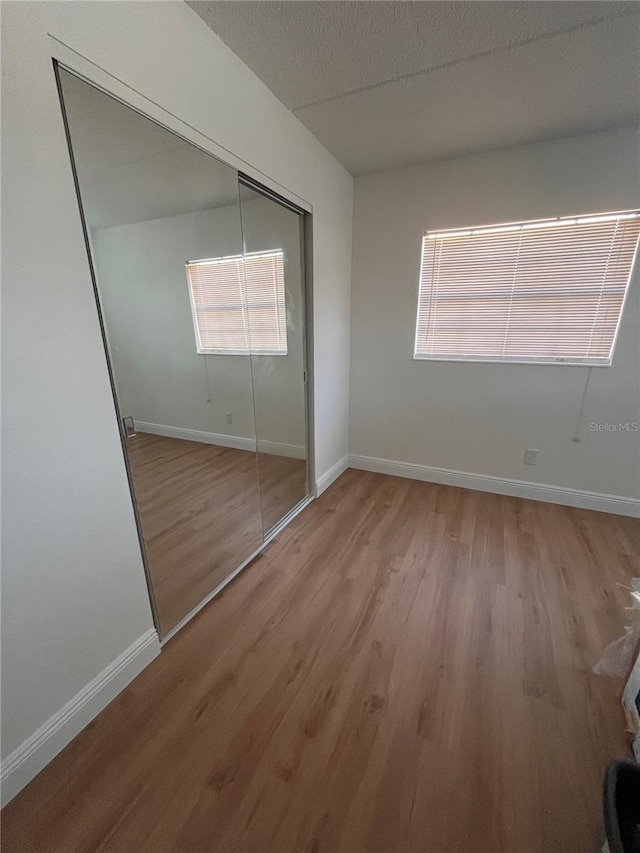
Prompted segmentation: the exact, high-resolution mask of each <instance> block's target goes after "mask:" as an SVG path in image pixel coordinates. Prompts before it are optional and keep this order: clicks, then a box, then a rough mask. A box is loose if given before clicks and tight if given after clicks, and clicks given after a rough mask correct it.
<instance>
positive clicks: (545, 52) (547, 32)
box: [189, 0, 640, 174]
mask: <svg viewBox="0 0 640 853" xmlns="http://www.w3.org/2000/svg"><path fill="white" fill-rule="evenodd" d="M189 5H190V6H191V7H192V8H193V9H194V10H195V11H196V12H197V14H198V15H200V17H201V18H202V19H203V20H204V21H205V22H206V23H207V24H208V25H209V26H210V27H211V28H212V29H213V30H214V31H215V32H216V33H217V34H218V35H219V36H220V37H221V38H222V39H223V40H224V41H225V42H226V44H227V45H228V46H229V47H230V48H231V49H232V50H233V51H234V52H235V53H236V54H237V55H238V56H239V57H240V58H241V59H242V60H243V61H244V62H245V63H246V64H247V65H248V66H249V67H250V68H251V69H252V70H253V71H254V72H255V74H256V75H257V76H258V77H260V78H261V79H262V80H263V81H264V83H265V84H266V85H267V86H268V87H269V88H270V89H271V90H272V91H273V92H274V94H275V95H276V96H277V97H278V98H279V99H280V100H281V101H282V102H283V103H284V104H285V105H286V106H287V107H288V108H289V109H291V110H292V111H293V112H294V114H295V115H296V116H297V117H298V118H299V119H300V120H301V121H302V122H303V123H304V124H305V125H306V126H307V127H308V128H309V129H310V130H311V131H312V132H313V133H314V134H315V136H317V137H318V139H319V140H320V141H321V142H323V143H324V145H326V147H327V148H328V149H329V150H330V151H331V152H332V153H333V154H334V155H335V156H336V157H337V158H338V160H340V161H341V162H342V163H343V164H344V165H345V166H346V168H347V169H349V171H351V172H352V173H353V174H364V173H367V172H372V171H378V170H380V169H387V168H393V167H396V166H402V165H407V164H410V163H419V162H425V161H428V160H434V159H440V158H444V157H449V156H452V155H455V154H460V153H467V152H472V151H482V150H488V149H493V148H499V147H502V146H507V145H514V144H520V143H524V142H529V141H536V140H541V139H550V138H554V137H557V136H566V135H570V134H574V133H581V132H587V131H591V130H599V129H601V128H605V127H612V126H618V125H629V124H634V123H636V122H637V121H638V118H639V116H640V110H639V104H640V98H639V93H638V80H639V73H640V67H639V38H640V34H639V31H638V21H639V16H640V6H639V5H638V4H637V3H619V2H582V0H570V2H543V1H542V2H541V1H540V0H537V2H524V0H518V2H456V1H455V0H454V2H405V1H404V0H375V2H366V0H358V2H332V0H331V1H330V2H325V0H322V2H315V0H311V2H309V1H308V0H304V2H298V0H292V2H274V0H258V2H255V0H245V2H235V0H232V2H227V0H216V2H207V0H189Z"/></svg>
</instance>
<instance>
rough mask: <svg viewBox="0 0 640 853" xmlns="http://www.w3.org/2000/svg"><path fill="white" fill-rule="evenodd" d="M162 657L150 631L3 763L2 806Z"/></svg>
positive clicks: (156, 635) (153, 631)
mask: <svg viewBox="0 0 640 853" xmlns="http://www.w3.org/2000/svg"><path fill="white" fill-rule="evenodd" d="M158 654H160V641H159V639H158V634H157V632H156V630H155V628H150V629H149V630H148V631H147V632H146V633H144V634H143V635H142V636H141V637H139V638H138V639H137V640H136V641H135V643H132V645H130V646H129V648H128V649H125V651H124V652H123V653H122V654H121V655H119V656H118V657H117V658H116V659H115V660H114V661H112V663H110V664H109V666H107V667H106V668H105V669H103V670H102V672H101V673H100V674H99V675H97V676H96V678H94V679H93V680H92V681H90V682H89V683H88V684H87V685H86V687H83V689H82V690H81V691H80V692H79V693H77V694H76V695H75V696H74V697H73V699H71V700H70V701H69V702H67V704H66V705H64V706H63V707H62V708H60V710H59V711H57V712H56V713H55V714H54V715H53V716H52V717H50V718H49V719H48V720H47V721H46V723H44V724H43V725H42V726H40V728H39V729H36V731H35V732H34V733H33V734H32V735H31V737H29V738H27V740H25V741H24V742H23V743H22V744H20V746H19V747H17V749H15V750H14V751H13V752H12V753H11V754H10V755H8V756H7V758H6V759H5V760H4V761H3V762H2V769H1V785H2V805H3V806H4V805H6V803H8V802H9V800H11V799H13V797H15V795H16V794H17V793H18V792H19V791H21V790H22V788H24V786H25V785H26V784H27V783H28V782H30V781H31V780H32V779H33V778H34V776H37V774H38V773H39V772H40V771H41V770H42V768H43V767H44V766H45V765H47V764H48V763H49V762H50V761H51V760H52V759H53V758H55V756H56V755H57V754H58V753H59V752H60V751H61V750H62V749H64V747H65V746H66V745H67V744H68V743H69V742H70V741H71V740H73V738H74V737H75V736H76V735H77V734H78V733H79V732H81V731H82V729H83V728H84V727H85V726H86V725H87V724H88V723H90V722H91V720H92V719H93V718H94V717H95V716H96V715H97V714H98V713H99V712H100V711H102V709H103V708H105V707H106V706H107V705H108V704H109V702H111V700H112V699H115V697H116V696H117V695H118V693H120V692H121V691H122V690H124V688H125V687H126V686H127V684H129V683H130V682H131V681H133V679H134V678H135V677H136V676H137V675H139V673H141V672H142V670H143V669H144V668H145V667H146V666H147V665H148V664H149V663H151V661H152V660H153V659H154V658H155V657H156V656H157V655H158Z"/></svg>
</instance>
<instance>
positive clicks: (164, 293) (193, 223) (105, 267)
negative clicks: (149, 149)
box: [92, 198, 305, 455]
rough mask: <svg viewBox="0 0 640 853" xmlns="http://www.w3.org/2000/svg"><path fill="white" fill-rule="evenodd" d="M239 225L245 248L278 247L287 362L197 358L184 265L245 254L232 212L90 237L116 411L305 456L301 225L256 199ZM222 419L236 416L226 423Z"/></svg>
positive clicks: (182, 216)
mask: <svg viewBox="0 0 640 853" xmlns="http://www.w3.org/2000/svg"><path fill="white" fill-rule="evenodd" d="M242 219H243V227H244V232H245V235H246V236H247V248H248V250H250V251H266V250H268V249H278V248H280V249H284V253H285V268H284V274H285V291H286V305H287V318H288V323H287V326H288V328H287V340H288V352H287V355H284V356H253V357H252V358H251V360H250V359H249V357H248V356H220V355H218V356H216V355H209V356H203V355H199V354H198V353H197V352H196V343H195V337H194V330H193V322H192V318H191V306H190V303H189V294H188V288H187V281H186V276H185V269H184V264H185V261H186V260H189V259H193V260H196V259H198V258H215V257H223V256H225V255H234V254H239V253H240V252H241V250H242V232H241V230H240V212H239V206H238V205H237V204H236V205H230V206H225V207H220V208H215V209H213V210H206V211H198V212H195V213H183V214H180V215H178V216H167V217H163V218H162V219H153V220H148V221H144V222H138V223H135V224H132V225H121V226H116V227H112V228H99V229H96V230H95V231H93V232H92V244H93V249H94V255H95V259H96V270H97V277H98V281H99V287H100V291H101V298H102V304H103V307H104V314H105V321H106V326H107V332H108V337H109V342H110V350H111V356H112V364H113V369H114V375H115V380H116V385H117V388H118V396H119V400H120V405H121V409H122V413H123V415H131V416H133V418H134V419H135V420H136V422H138V423H142V424H144V423H147V424H149V423H151V424H156V425H161V426H163V427H170V428H171V427H177V428H179V429H189V430H196V431H199V432H206V433H211V434H213V436H212V437H215V436H221V435H229V436H233V437H236V438H240V439H248V440H249V441H252V440H253V441H255V438H256V428H257V430H258V438H259V440H260V441H262V442H269V448H270V449H271V452H277V451H278V445H285V447H284V448H282V450H284V451H288V452H290V453H294V452H296V451H297V452H298V453H300V454H301V455H302V454H304V445H305V417H304V406H305V400H304V384H303V364H304V362H303V338H302V325H301V323H302V311H301V287H302V282H301V276H300V272H301V265H300V235H299V231H298V227H297V226H298V222H297V219H298V217H297V216H296V214H294V213H292V212H291V211H288V210H286V209H285V208H284V207H282V206H280V205H278V204H276V203H274V202H272V201H270V200H269V199H257V198H256V199H247V200H243V202H242ZM205 359H206V362H207V364H206V371H205V364H204V362H205ZM250 361H251V362H252V363H250ZM252 377H253V384H254V386H255V387H254V388H253V389H252ZM254 394H255V420H254V404H253V401H254ZM208 400H210V402H208ZM227 413H229V414H230V415H231V417H232V421H233V422H232V424H230V425H229V424H227V423H226V417H225V416H226V414H227ZM141 429H142V430H143V431H144V426H141ZM214 443H215V440H214Z"/></svg>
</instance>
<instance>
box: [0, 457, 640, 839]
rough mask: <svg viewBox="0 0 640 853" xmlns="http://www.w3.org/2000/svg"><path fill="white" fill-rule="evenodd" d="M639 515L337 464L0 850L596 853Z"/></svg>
mask: <svg viewBox="0 0 640 853" xmlns="http://www.w3.org/2000/svg"><path fill="white" fill-rule="evenodd" d="M639 556H640V533H639V530H638V522H637V521H635V520H633V519H629V518H623V517H618V516H613V515H606V514H602V513H596V512H589V511H585V510H578V509H570V508H566V507H559V506H554V505H551V504H544V503H537V502H532V501H526V500H520V499H516V498H509V497H501V496H497V495H490V494H484V493H480V492H471V491H466V490H463V489H456V488H451V487H446V486H438V485H430V484H426V483H420V482H414V481H409V480H404V479H399V478H392V477H386V476H382V475H378V474H369V473H365V472H360V471H353V470H349V471H347V472H346V473H345V474H344V475H343V476H342V477H341V478H340V479H339V480H338V481H337V482H336V483H335V484H334V485H333V486H332V487H331V488H330V489H329V490H328V492H326V493H325V494H324V495H323V496H322V497H321V498H320V499H319V500H317V501H315V502H314V503H313V504H311V506H310V507H308V508H307V509H306V510H305V511H304V512H303V513H302V514H301V515H299V516H298V517H297V518H296V519H295V520H294V521H293V522H292V523H291V525H290V526H289V527H288V528H287V529H286V530H285V531H283V532H282V533H281V534H280V535H279V536H278V537H277V538H276V540H274V541H273V543H271V544H270V545H269V547H268V548H267V549H266V551H265V552H264V554H263V555H261V556H260V557H259V558H257V559H256V560H255V561H254V562H253V563H252V564H251V565H250V566H249V567H248V568H247V569H246V570H245V571H244V572H243V573H242V574H241V575H239V577H238V578H237V579H236V580H234V581H233V583H231V584H230V585H229V586H228V587H227V588H226V589H225V590H224V592H223V593H222V594H221V595H220V596H219V597H218V598H216V599H215V600H214V601H213V602H212V603H211V604H210V605H209V606H208V607H207V608H205V610H203V611H202V612H201V613H200V614H199V615H198V616H197V617H196V618H195V619H194V620H193V621H192V622H191V623H190V624H189V625H188V626H187V627H186V628H185V629H183V630H182V631H181V632H180V633H179V634H178V635H177V636H176V637H175V638H174V639H173V640H171V642H170V643H168V644H167V646H166V647H165V648H164V650H163V652H162V654H161V655H160V657H159V658H158V659H157V660H156V661H154V662H153V663H152V664H151V665H150V666H149V667H148V668H147V669H146V670H145V671H144V672H143V673H142V674H141V675H140V676H139V677H138V678H137V679H136V680H135V681H134V682H133V683H132V684H131V685H130V687H129V688H127V689H126V690H125V691H124V692H123V693H122V694H121V695H120V696H119V697H118V698H117V699H116V700H115V701H114V702H113V703H112V704H111V705H110V706H109V707H108V708H107V709H105V711H103V712H102V713H101V714H100V715H99V716H98V717H97V718H96V720H95V721H94V722H93V723H92V724H91V725H90V726H89V727H87V729H85V730H84V731H83V732H82V733H81V734H80V735H79V736H78V737H77V738H76V739H75V740H74V741H73V742H72V743H71V744H70V745H69V746H68V747H67V748H66V749H65V750H64V751H63V752H62V753H61V754H60V755H59V756H58V757H57V758H56V759H55V760H54V761H53V762H52V763H51V764H50V765H49V766H48V767H47V768H45V770H44V771H43V772H42V773H41V774H40V776H38V777H37V778H36V779H35V780H34V781H33V782H32V783H31V784H30V785H29V786H28V787H27V788H26V789H25V790H24V791H23V792H22V793H21V794H19V795H18V797H16V799H15V800H13V802H11V803H10V804H9V805H8V806H7V807H6V808H5V810H4V812H3V814H2V835H3V837H2V842H3V844H2V849H3V853H14V851H15V853H17V851H20V853H25V851H57V853H67V851H98V850H99V851H117V853H124V851H153V853H158V851H175V853H186V851H195V852H196V853H200V851H225V853H226V851H236V853H264V852H266V851H269V853H287V851H296V853H302V851H308V853H338V851H340V853H356V851H357V852H358V853H409V851H411V853H413V852H414V851H415V853H418V851H420V853H453V852H454V851H456V853H457V851H465V853H468V852H469V851H473V853H485V851H486V853H574V851H575V853H578V851H579V853H591V851H593V853H595V851H598V850H599V849H600V846H599V845H600V843H601V839H602V833H601V806H600V782H601V777H602V772H603V769H604V766H605V764H606V762H607V761H608V760H609V759H610V758H612V757H615V756H623V755H627V754H628V747H627V740H626V736H625V734H624V731H623V729H624V720H623V714H622V711H621V708H620V692H621V682H620V681H619V680H615V679H609V678H603V677H600V676H596V675H594V674H593V673H592V671H591V668H592V666H593V665H594V664H595V663H596V661H597V660H598V659H599V657H600V655H601V652H602V650H603V648H604V646H605V645H606V644H607V643H608V642H609V641H610V640H612V639H614V638H615V637H616V636H618V635H619V634H620V633H621V625H622V622H623V609H624V607H625V605H626V603H627V594H626V592H625V591H624V590H623V589H622V588H621V587H619V586H618V585H617V584H618V583H621V584H625V583H627V582H628V580H629V578H630V577H631V576H632V575H633V574H634V573H637V566H638V558H639Z"/></svg>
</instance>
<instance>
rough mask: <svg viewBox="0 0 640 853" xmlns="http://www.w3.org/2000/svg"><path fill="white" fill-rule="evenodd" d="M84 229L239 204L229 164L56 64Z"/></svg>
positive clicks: (233, 171) (233, 173) (235, 178)
mask: <svg viewBox="0 0 640 853" xmlns="http://www.w3.org/2000/svg"><path fill="white" fill-rule="evenodd" d="M60 75H61V82H62V89H63V94H64V102H65V109H66V113H67V119H68V122H69V130H70V135H71V142H72V146H73V153H74V159H75V162H76V167H77V170H78V180H79V183H80V192H81V195H82V206H83V209H84V214H85V217H86V219H87V224H88V226H89V228H108V227H111V226H114V225H124V224H129V223H132V222H143V221H145V220H148V219H160V218H162V217H165V216H176V215H177V214H181V213H190V212H192V211H197V210H206V209H209V208H213V207H222V206H224V205H228V204H233V203H234V202H235V203H237V201H238V184H237V176H236V172H235V170H234V169H232V168H231V167H229V166H225V165H224V164H223V163H220V161H219V160H216V158H215V157H212V156H210V155H209V154H206V153H205V152H203V151H201V150H200V149H198V148H196V147H195V146H193V145H191V144H190V143H188V142H185V141H184V140H183V139H181V138H180V137H179V136H176V135H175V134H173V133H171V131H169V130H167V129H166V128H164V127H161V126H160V125H158V124H156V123H155V122H153V121H151V120H150V119H147V118H145V117H144V116H141V115H140V114H139V113H137V112H135V110H132V109H130V108H129V107H126V106H125V105H124V104H121V103H120V101H117V100H115V98H111V97H109V95H105V94H104V92H101V91H100V90H99V89H96V88H95V87H93V86H90V85H89V84H88V83H85V82H84V81H83V80H80V79H79V78H77V77H75V76H74V75H73V74H70V73H69V72H67V71H64V70H61V72H60Z"/></svg>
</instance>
